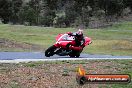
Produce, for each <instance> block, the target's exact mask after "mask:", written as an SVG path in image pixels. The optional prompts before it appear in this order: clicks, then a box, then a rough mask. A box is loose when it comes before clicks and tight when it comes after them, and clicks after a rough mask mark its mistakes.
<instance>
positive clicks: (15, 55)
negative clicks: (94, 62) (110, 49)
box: [0, 52, 132, 62]
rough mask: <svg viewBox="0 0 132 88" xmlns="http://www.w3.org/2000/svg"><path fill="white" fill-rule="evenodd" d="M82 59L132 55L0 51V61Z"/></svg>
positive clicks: (117, 57)
mask: <svg viewBox="0 0 132 88" xmlns="http://www.w3.org/2000/svg"><path fill="white" fill-rule="evenodd" d="M82 59H132V56H112V55H98V54H81V55H80V57H79V58H70V57H69V56H57V55H54V56H51V57H45V55H44V53H41V52H0V62H28V61H40V60H42V61H47V60H48V61H50V60H82Z"/></svg>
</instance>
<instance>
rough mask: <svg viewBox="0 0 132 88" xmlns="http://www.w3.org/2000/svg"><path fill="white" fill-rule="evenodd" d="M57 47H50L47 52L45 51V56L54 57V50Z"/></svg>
mask: <svg viewBox="0 0 132 88" xmlns="http://www.w3.org/2000/svg"><path fill="white" fill-rule="evenodd" d="M55 49H56V47H55V46H54V45H52V46H50V47H49V48H48V49H47V50H46V51H45V56H46V57H50V56H53V55H54V50H55Z"/></svg>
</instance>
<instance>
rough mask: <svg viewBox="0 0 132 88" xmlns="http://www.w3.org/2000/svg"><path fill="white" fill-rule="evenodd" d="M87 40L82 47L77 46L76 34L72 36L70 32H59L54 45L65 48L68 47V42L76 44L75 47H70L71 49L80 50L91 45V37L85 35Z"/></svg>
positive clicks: (72, 44)
mask: <svg viewBox="0 0 132 88" xmlns="http://www.w3.org/2000/svg"><path fill="white" fill-rule="evenodd" d="M84 39H85V42H84V43H83V46H80V47H75V45H76V42H75V38H74V36H70V35H68V34H58V36H57V37H56V43H55V44H54V46H56V47H57V48H63V49H66V48H67V47H66V46H67V44H70V45H71V46H74V48H72V47H71V48H70V49H74V50H76V51H80V50H82V49H83V48H84V47H85V46H87V45H89V44H90V43H91V38H89V37H84Z"/></svg>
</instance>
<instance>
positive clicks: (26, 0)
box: [0, 0, 132, 27]
mask: <svg viewBox="0 0 132 88" xmlns="http://www.w3.org/2000/svg"><path fill="white" fill-rule="evenodd" d="M126 8H129V9H130V12H132V0H0V20H1V21H2V22H3V23H12V24H24V25H41V26H46V27H49V26H54V27H71V26H74V25H80V24H81V25H84V26H86V27H88V26H89V21H90V20H91V18H98V19H99V18H103V19H105V20H106V21H109V17H115V18H118V17H120V16H123V15H124V14H123V11H124V9H126Z"/></svg>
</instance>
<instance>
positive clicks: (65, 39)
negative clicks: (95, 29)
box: [45, 34, 91, 57]
mask: <svg viewBox="0 0 132 88" xmlns="http://www.w3.org/2000/svg"><path fill="white" fill-rule="evenodd" d="M84 39H85V42H84V47H85V46H87V45H89V44H91V38H89V37H84ZM74 44H75V36H70V35H68V34H58V36H57V37H56V43H55V44H54V45H52V46H50V47H49V48H48V49H47V50H46V51H45V56H46V57H50V56H53V55H55V54H56V55H59V56H70V57H79V56H80V53H81V52H82V50H83V49H82V50H80V51H78V50H72V49H68V47H69V46H74Z"/></svg>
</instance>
